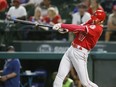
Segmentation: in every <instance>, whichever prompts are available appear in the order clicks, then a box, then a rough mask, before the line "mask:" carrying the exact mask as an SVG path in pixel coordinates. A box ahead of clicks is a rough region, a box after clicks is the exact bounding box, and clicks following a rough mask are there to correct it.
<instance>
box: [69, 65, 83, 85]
mask: <svg viewBox="0 0 116 87" xmlns="http://www.w3.org/2000/svg"><path fill="white" fill-rule="evenodd" d="M70 74H71V77H72V79H73V81H74V85H75V87H82V85H81V82H80V80H79V77H78V75H77V73H76V71H75V69H74V68H73V67H72V68H71V71H70Z"/></svg>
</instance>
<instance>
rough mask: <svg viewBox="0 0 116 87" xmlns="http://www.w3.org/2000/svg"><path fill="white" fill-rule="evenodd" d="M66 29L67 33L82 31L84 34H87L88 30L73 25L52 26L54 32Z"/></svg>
mask: <svg viewBox="0 0 116 87" xmlns="http://www.w3.org/2000/svg"><path fill="white" fill-rule="evenodd" d="M61 28H62V29H67V30H68V31H69V32H76V31H84V32H88V29H87V28H86V26H83V25H75V24H60V23H58V24H55V25H54V26H53V29H54V30H58V29H61Z"/></svg>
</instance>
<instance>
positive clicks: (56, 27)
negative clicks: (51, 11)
mask: <svg viewBox="0 0 116 87" xmlns="http://www.w3.org/2000/svg"><path fill="white" fill-rule="evenodd" d="M59 29H61V23H58V24H55V25H54V26H53V30H59Z"/></svg>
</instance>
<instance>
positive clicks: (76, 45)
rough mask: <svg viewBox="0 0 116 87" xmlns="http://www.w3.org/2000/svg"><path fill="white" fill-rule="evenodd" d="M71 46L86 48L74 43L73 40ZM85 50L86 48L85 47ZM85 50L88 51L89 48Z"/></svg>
mask: <svg viewBox="0 0 116 87" xmlns="http://www.w3.org/2000/svg"><path fill="white" fill-rule="evenodd" d="M72 46H73V47H74V48H78V49H80V50H83V49H84V50H85V49H86V48H84V47H81V46H80V45H78V44H75V43H74V42H72ZM86 50H87V49H86ZM87 51H89V50H87Z"/></svg>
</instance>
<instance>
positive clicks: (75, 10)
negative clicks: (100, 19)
mask: <svg viewBox="0 0 116 87" xmlns="http://www.w3.org/2000/svg"><path fill="white" fill-rule="evenodd" d="M81 3H84V4H85V5H86V6H87V9H88V7H89V6H90V0H81ZM76 12H78V7H77V6H76V7H75V8H74V10H73V13H76Z"/></svg>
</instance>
